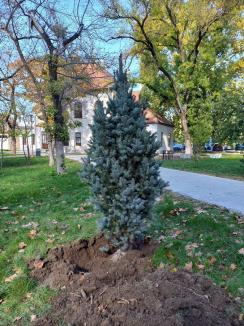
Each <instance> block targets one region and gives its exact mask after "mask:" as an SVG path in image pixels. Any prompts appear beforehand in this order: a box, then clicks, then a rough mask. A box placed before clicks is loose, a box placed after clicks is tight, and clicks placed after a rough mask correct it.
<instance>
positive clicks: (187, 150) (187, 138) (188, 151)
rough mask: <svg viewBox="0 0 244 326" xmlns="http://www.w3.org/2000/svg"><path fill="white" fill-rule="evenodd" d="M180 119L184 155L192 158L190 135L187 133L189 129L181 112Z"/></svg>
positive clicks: (184, 115) (184, 114)
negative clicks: (183, 140)
mask: <svg viewBox="0 0 244 326" xmlns="http://www.w3.org/2000/svg"><path fill="white" fill-rule="evenodd" d="M180 118H181V124H182V129H183V134H184V139H185V147H186V148H185V154H186V155H189V156H192V154H193V151H192V140H191V135H190V132H189V127H188V121H187V116H186V113H185V111H183V112H182V113H181V115H180Z"/></svg>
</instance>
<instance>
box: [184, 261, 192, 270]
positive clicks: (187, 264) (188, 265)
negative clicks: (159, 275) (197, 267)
mask: <svg viewBox="0 0 244 326" xmlns="http://www.w3.org/2000/svg"><path fill="white" fill-rule="evenodd" d="M184 269H185V270H186V271H188V272H192V261H190V262H189V263H186V264H185V266H184Z"/></svg>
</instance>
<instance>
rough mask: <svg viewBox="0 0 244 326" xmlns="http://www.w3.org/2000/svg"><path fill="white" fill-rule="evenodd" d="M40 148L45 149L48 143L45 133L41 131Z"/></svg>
mask: <svg viewBox="0 0 244 326" xmlns="http://www.w3.org/2000/svg"><path fill="white" fill-rule="evenodd" d="M42 148H43V149H47V148H48V144H47V134H46V133H45V132H42Z"/></svg>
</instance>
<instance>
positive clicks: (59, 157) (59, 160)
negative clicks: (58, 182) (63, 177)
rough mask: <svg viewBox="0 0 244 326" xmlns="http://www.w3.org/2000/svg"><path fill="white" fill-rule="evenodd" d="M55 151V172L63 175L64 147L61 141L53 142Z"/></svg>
mask: <svg viewBox="0 0 244 326" xmlns="http://www.w3.org/2000/svg"><path fill="white" fill-rule="evenodd" d="M55 149H56V170H57V173H58V174H63V173H64V172H65V165H64V145H63V142H62V141H61V140H55Z"/></svg>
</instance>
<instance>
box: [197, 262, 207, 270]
mask: <svg viewBox="0 0 244 326" xmlns="http://www.w3.org/2000/svg"><path fill="white" fill-rule="evenodd" d="M197 267H198V269H200V270H201V271H203V270H204V268H205V266H204V265H203V264H199V265H197Z"/></svg>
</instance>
